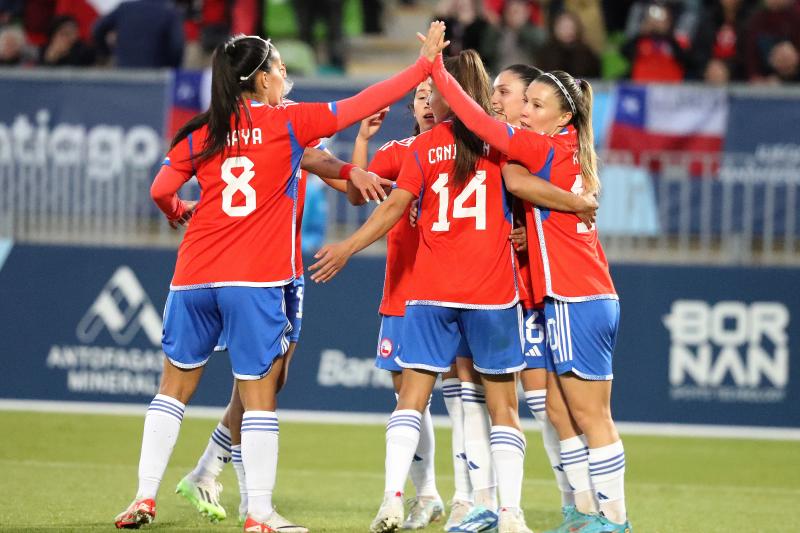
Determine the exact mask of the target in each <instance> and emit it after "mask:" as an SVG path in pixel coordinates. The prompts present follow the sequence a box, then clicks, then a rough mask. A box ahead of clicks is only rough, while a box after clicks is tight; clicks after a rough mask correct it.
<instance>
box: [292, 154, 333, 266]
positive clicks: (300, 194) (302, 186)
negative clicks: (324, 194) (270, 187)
mask: <svg viewBox="0 0 800 533" xmlns="http://www.w3.org/2000/svg"><path fill="white" fill-rule="evenodd" d="M308 148H318V149H320V150H325V145H324V144H322V141H320V140H316V141H313V142H311V143H310V144H309V145H308ZM307 184H308V171H307V170H303V169H302V168H301V169H300V170H299V171H298V172H297V229H296V231H295V233H296V235H295V243H294V256H295V258H296V259H297V260H296V264H297V270H296V271H295V277H298V278H299V277H300V276H302V275H303V242H302V234H303V209H304V208H305V206H306V186H307Z"/></svg>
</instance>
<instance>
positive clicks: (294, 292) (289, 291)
mask: <svg viewBox="0 0 800 533" xmlns="http://www.w3.org/2000/svg"><path fill="white" fill-rule="evenodd" d="M305 289H306V280H305V278H304V277H303V276H300V277H299V278H297V279H295V280H294V281H293V282H292V283H290V284H289V285H286V286H284V294H283V299H284V301H285V302H286V317H287V318H288V319H289V322H290V323H291V324H292V332H291V333H290V334H289V342H297V341H299V340H300V328H301V327H302V325H303V297H304V296H305V294H304V293H305Z"/></svg>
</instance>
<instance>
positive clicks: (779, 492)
mask: <svg viewBox="0 0 800 533" xmlns="http://www.w3.org/2000/svg"><path fill="white" fill-rule="evenodd" d="M0 466H3V468H4V470H6V472H8V470H7V469H8V468H9V467H14V466H16V467H26V468H65V469H80V470H106V469H109V468H112V469H115V470H117V469H119V470H128V471H131V472H133V471H134V470H135V469H136V465H135V464H133V463H131V464H122V463H88V462H80V461H74V462H73V461H69V462H67V461H39V460H36V459H21V460H14V459H0ZM187 468H191V467H190V466H189V467H187ZM279 472H280V473H281V474H283V475H284V476H285V475H295V476H312V477H313V476H320V475H323V476H341V477H346V478H361V479H375V480H381V479H383V473H382V472H379V471H374V472H367V471H363V470H324V471H320V470H312V469H308V468H285V467H280V469H279ZM131 475H133V474H131ZM436 479H437V480H448V481H450V480H452V479H453V476H452V475H449V474H436ZM523 483H524V484H525V485H528V486H532V487H553V485H554V482H553V480H552V479H543V478H531V477H526V478H525V479H524V480H523ZM625 483H626V485H631V486H636V487H639V488H642V489H647V490H654V491H660V490H664V489H669V490H677V491H684V490H694V491H701V492H703V491H711V492H716V493H719V492H721V491H728V492H735V493H743V494H750V493H752V494H760V495H773V496H800V489H794V488H780V487H752V486H743V485H724V484H721V485H709V484H702V483H699V484H689V483H649V482H635V481H628V480H626V481H625Z"/></svg>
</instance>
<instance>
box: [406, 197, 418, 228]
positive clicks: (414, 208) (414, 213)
mask: <svg viewBox="0 0 800 533" xmlns="http://www.w3.org/2000/svg"><path fill="white" fill-rule="evenodd" d="M418 217H419V200H414V201H413V202H411V209H409V210H408V223H409V224H411V227H412V228H416V227H417V218H418Z"/></svg>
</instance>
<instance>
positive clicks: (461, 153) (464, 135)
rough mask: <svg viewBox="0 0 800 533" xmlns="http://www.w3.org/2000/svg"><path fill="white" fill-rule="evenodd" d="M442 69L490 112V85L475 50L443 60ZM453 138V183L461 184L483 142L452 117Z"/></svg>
mask: <svg viewBox="0 0 800 533" xmlns="http://www.w3.org/2000/svg"><path fill="white" fill-rule="evenodd" d="M444 66H445V68H446V69H447V71H448V72H449V73H450V74H452V75H453V77H454V78H455V79H456V81H458V83H459V85H461V87H463V88H464V92H466V93H467V94H468V95H469V96H470V97H471V98H472V99H473V100H475V102H476V103H477V104H478V105H479V106H480V107H481V108H482V109H483V110H484V111H485V112H486V113H487V114H490V113H491V109H492V105H491V100H492V89H491V87H492V85H491V82H490V80H489V74H488V73H487V72H486V68H485V67H484V66H483V61H481V56H480V55H478V52H476V51H475V50H464V51H463V52H461V53H459V54H458V55H457V56H455V57H448V58H447V59H445V62H444ZM453 137H455V144H456V162H455V172H454V176H453V181H454V182H455V183H456V184H458V185H463V184H464V183H465V182H466V181H467V178H469V176H470V174H472V173H473V172H475V167H476V166H477V164H478V159H479V158H480V157H482V156H483V155H484V154H483V146H484V142H483V140H482V139H481V138H480V137H478V136H477V135H476V134H475V133H474V132H472V130H470V129H469V128H468V127H467V126H466V125H465V124H464V123H463V122H461V119H460V118H458V117H457V116H453Z"/></svg>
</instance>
